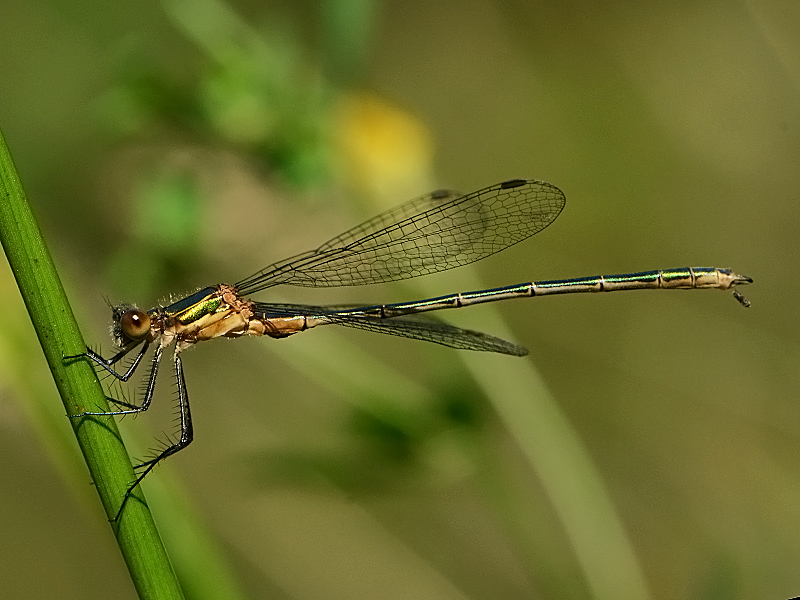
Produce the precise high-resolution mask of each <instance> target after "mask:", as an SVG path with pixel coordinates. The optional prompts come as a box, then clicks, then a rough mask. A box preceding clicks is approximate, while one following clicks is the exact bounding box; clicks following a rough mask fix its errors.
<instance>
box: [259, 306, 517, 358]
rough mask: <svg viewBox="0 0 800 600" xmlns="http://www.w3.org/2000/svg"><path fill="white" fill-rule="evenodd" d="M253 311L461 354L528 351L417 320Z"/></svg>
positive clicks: (324, 310)
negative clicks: (316, 320) (419, 342)
mask: <svg viewBox="0 0 800 600" xmlns="http://www.w3.org/2000/svg"><path fill="white" fill-rule="evenodd" d="M253 304H254V307H255V311H256V313H257V314H258V316H260V317H264V318H270V317H288V316H307V317H317V318H319V317H323V318H325V319H328V320H329V321H330V322H331V323H332V324H335V325H344V326H345V327H353V328H355V329H363V330H365V331H372V332H375V333H386V334H389V335H396V336H399V337H405V338H411V339H414V340H422V341H425V342H433V343H435V344H441V345H442V346H448V347H449V348H458V349H460V350H477V351H482V352H498V353H500V354H510V355H512V356H525V355H527V354H528V350H527V349H526V348H523V347H522V346H518V345H517V344H513V343H511V342H509V341H506V340H504V339H501V338H498V337H494V336H492V335H488V334H486V333H481V332H480V331H473V330H471V329H462V328H460V327H455V326H453V325H448V324H447V323H443V322H441V321H434V320H432V319H428V318H420V317H394V318H391V319H380V318H375V317H369V316H366V315H363V314H362V315H360V316H359V314H358V312H356V309H354V308H352V307H323V306H309V305H305V304H263V303H261V302H254V303H253Z"/></svg>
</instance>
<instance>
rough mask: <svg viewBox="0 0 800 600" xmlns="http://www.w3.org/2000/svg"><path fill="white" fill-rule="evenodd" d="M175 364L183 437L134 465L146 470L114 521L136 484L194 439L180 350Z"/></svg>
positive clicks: (137, 479) (121, 506)
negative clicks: (148, 458)
mask: <svg viewBox="0 0 800 600" xmlns="http://www.w3.org/2000/svg"><path fill="white" fill-rule="evenodd" d="M159 351H160V348H159ZM159 354H160V352H159ZM174 364H175V376H176V379H177V383H178V410H179V412H180V419H181V437H180V439H179V440H178V441H177V442H175V443H174V444H170V445H168V446H167V447H166V448H164V449H163V450H162V451H161V452H159V453H158V454H157V455H156V456H155V457H153V458H151V459H150V460H147V461H145V462H143V463H141V464H138V465H136V466H135V467H134V469H141V468H144V470H143V471H142V472H141V473H139V475H138V476H137V477H136V480H135V481H134V482H133V483H132V484H131V485H130V486H129V487H128V489H127V491H126V492H125V496H124V497H123V498H122V504H121V505H120V507H119V510H118V511H117V514H116V516H115V517H114V519H113V520H112V522H116V521H117V520H118V519H119V517H120V515H121V514H122V509H123V508H125V504H127V502H128V499H129V498H130V497H131V494H132V493H133V490H134V489H136V486H138V485H139V484H140V483H141V482H142V480H143V479H144V478H145V477H147V474H148V473H150V471H152V470H153V468H154V467H155V466H156V465H157V464H158V463H159V462H161V461H162V460H164V459H165V458H167V457H168V456H172V455H173V454H175V453H176V452H179V451H180V450H183V449H184V448H186V446H188V445H189V444H191V443H192V440H193V439H194V429H193V427H192V414H191V412H190V410H189V395H188V394H187V392H186V379H185V378H184V376H183V363H182V362H181V359H180V356H179V353H178V351H176V352H175V358H174ZM154 382H155V379H151V382H150V384H154ZM150 384H148V394H149V395H150V396H152V388H151V385H150Z"/></svg>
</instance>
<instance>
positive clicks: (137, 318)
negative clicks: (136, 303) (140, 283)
mask: <svg viewBox="0 0 800 600" xmlns="http://www.w3.org/2000/svg"><path fill="white" fill-rule="evenodd" d="M119 326H120V328H121V329H122V333H123V335H124V336H125V337H127V338H128V339H130V340H133V341H134V342H139V341H141V340H143V339H144V338H145V337H147V334H148V333H150V315H148V314H147V313H146V312H144V311H143V310H139V309H138V308H132V309H131V310H128V311H126V312H125V313H124V314H123V315H122V317H120V320H119Z"/></svg>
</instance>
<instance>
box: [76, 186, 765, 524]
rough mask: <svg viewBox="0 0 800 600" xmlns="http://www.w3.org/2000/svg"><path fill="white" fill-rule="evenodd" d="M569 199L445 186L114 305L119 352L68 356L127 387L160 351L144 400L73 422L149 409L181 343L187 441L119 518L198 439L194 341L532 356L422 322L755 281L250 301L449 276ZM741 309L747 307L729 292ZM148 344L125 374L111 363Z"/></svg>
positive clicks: (546, 190)
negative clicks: (421, 346) (188, 284)
mask: <svg viewBox="0 0 800 600" xmlns="http://www.w3.org/2000/svg"><path fill="white" fill-rule="evenodd" d="M565 202H566V198H565V197H564V194H563V193H562V192H561V190H559V189H558V188H556V187H555V186H552V185H550V184H549V183H545V182H543V181H535V180H532V179H513V180H510V181H505V182H503V183H499V184H496V185H493V186H491V187H488V188H485V189H483V190H480V191H477V192H474V193H472V194H467V195H461V194H458V193H456V192H452V191H448V190H441V191H437V192H433V193H431V194H428V195H427V196H422V197H421V198H417V199H416V200H412V201H410V202H407V203H405V204H402V205H400V206H399V207H397V208H395V209H392V210H389V211H386V212H384V213H382V214H380V215H378V216H376V217H374V218H372V219H370V220H368V221H366V222H364V223H362V224H360V225H358V226H356V227H354V228H352V229H350V230H348V231H345V232H344V233H342V234H341V235H338V236H336V237H335V238H333V239H331V240H329V241H328V242H326V243H324V244H322V245H321V246H319V247H318V248H316V249H314V250H309V251H308V252H303V253H302V254H298V255H296V256H293V257H291V258H288V259H286V260H283V261H280V262H277V263H274V264H272V265H270V266H268V267H266V268H265V269H262V270H261V271H259V272H257V273H255V274H253V275H251V276H250V277H247V278H246V279H243V280H241V281H240V282H238V283H235V284H233V285H228V284H220V285H215V286H211V287H207V288H204V289H202V290H200V291H198V292H195V293H194V294H191V295H189V296H187V297H185V298H183V299H181V300H178V301H177V302H173V303H172V304H170V305H169V306H163V307H162V306H158V307H156V308H153V309H150V310H148V311H144V310H141V309H139V308H137V307H136V306H133V305H130V304H122V305H119V306H116V307H114V308H113V315H112V316H113V337H114V341H115V343H116V345H117V346H118V347H119V348H120V350H119V352H117V353H116V354H115V355H114V356H112V357H111V358H108V359H106V358H103V357H102V356H100V355H99V354H97V353H95V352H94V351H93V350H92V349H91V348H87V350H86V352H84V353H82V354H78V355H75V356H68V357H65V360H66V359H77V358H81V357H86V358H88V359H90V360H91V361H93V362H95V363H96V364H97V365H99V366H100V367H102V368H103V369H105V370H106V371H108V372H109V373H110V374H111V375H113V376H114V377H116V378H117V379H119V380H121V381H127V380H128V379H130V377H131V376H132V375H133V373H134V372H135V371H136V368H137V367H138V366H139V364H140V363H141V362H142V359H143V357H144V356H145V353H146V352H147V350H148V349H149V348H150V347H151V346H153V347H154V348H155V351H154V355H153V358H152V362H151V369H150V375H149V378H148V379H147V382H146V385H145V388H144V397H143V399H142V402H141V404H140V405H135V404H131V403H127V402H123V401H120V400H114V399H111V400H112V401H113V402H114V403H115V404H116V405H117V406H118V407H119V410H113V411H109V412H83V413H80V414H77V415H73V416H74V417H87V416H100V415H127V414H132V413H140V412H142V411H145V410H147V409H148V407H149V406H150V402H151V400H152V399H153V392H154V390H155V385H156V378H157V376H158V369H159V365H160V363H161V357H162V354H163V352H164V350H165V349H166V348H167V347H168V346H169V345H171V344H172V343H173V342H174V343H175V352H174V354H173V357H172V361H173V367H174V370H175V376H176V379H177V389H178V405H179V414H180V427H181V431H180V438H179V439H178V440H176V441H174V442H171V443H169V444H168V445H167V447H165V448H164V449H163V450H161V451H160V452H158V453H157V454H156V455H155V456H154V457H153V458H152V459H150V460H147V461H145V462H143V463H141V464H140V465H137V467H136V468H137V469H138V470H139V472H138V476H137V478H136V480H135V481H134V482H133V483H132V484H131V485H130V487H129V488H128V490H127V491H126V493H125V497H124V499H123V502H122V505H121V506H120V509H119V511H118V512H117V516H116V517H115V519H114V520H116V519H118V518H119V516H120V514H121V513H122V509H123V507H124V506H125V503H126V502H127V500H128V498H129V497H130V495H131V492H132V491H133V490H134V488H135V487H136V486H137V485H138V484H139V483H140V482H141V481H142V479H144V477H145V476H146V475H147V474H148V473H149V472H150V471H151V470H152V469H153V467H155V465H156V464H158V463H159V462H160V461H162V460H163V459H165V458H167V457H168V456H170V455H172V454H175V453H176V452H178V451H179V450H182V449H183V448H185V447H186V446H188V445H189V443H191V441H192V438H193V430H192V419H191V414H190V411H189V397H188V394H187V391H186V382H185V380H184V376H183V367H182V364H181V358H180V354H181V352H182V351H183V350H185V349H186V348H188V347H189V346H191V345H193V344H196V343H198V342H202V341H205V340H211V339H214V338H218V337H234V338H235V337H240V336H243V335H267V336H270V337H274V338H282V337H287V336H290V335H293V334H295V333H299V332H301V331H305V330H307V329H311V328H312V327H317V326H319V325H331V324H333V325H344V326H346V327H355V328H357V329H365V330H368V331H374V332H377V333H389V334H392V335H397V336H401V337H407V338H413V339H418V340H425V341H429V342H435V343H437V344H442V345H444V346H450V347H452V348H460V349H463V350H483V351H487V352H499V353H502V354H510V355H513V356H524V355H525V354H527V350H526V349H525V348H523V347H521V346H518V345H516V344H514V343H511V342H508V341H506V340H502V339H500V338H496V337H493V336H491V335H487V334H485V333H480V332H477V331H471V330H468V329H461V328H459V327H454V326H452V325H447V324H446V323H442V322H437V321H432V320H424V319H422V318H419V317H417V316H416V315H418V314H420V313H425V312H429V311H434V310H442V309H445V308H461V307H463V306H470V305H472V304H480V303H483V302H494V301H497V300H509V299H511V298H528V297H533V296H544V295H548V294H567V293H574V292H611V291H617V290H637V289H702V288H718V289H729V288H731V287H732V286H735V285H742V284H747V283H752V279H750V278H749V277H745V276H743V275H737V274H736V273H734V272H733V271H731V270H730V269H717V268H712V267H686V268H681V269H668V270H660V271H645V272H642V273H627V274H622V275H603V276H597V277H583V278H579V279H562V280H555V281H539V282H531V283H521V284H518V285H512V286H508V287H502V288H495V289H488V290H479V291H475V292H466V293H460V294H453V295H449V296H441V297H438V298H428V299H426V300H419V301H416V302H401V303H397V304H380V305H370V306H358V307H335V306H327V307H326V306H309V305H304V304H265V303H262V302H255V301H252V300H249V299H248V298H247V297H246V296H248V295H250V294H253V293H255V292H260V291H262V290H265V289H267V288H271V287H273V286H277V285H281V284H288V285H297V286H306V287H330V286H350V285H366V284H372V283H383V282H387V281H397V280H400V279H407V278H411V277H418V276H420V275H427V274H430V273H436V272H438V271H445V270H447V269H452V268H454V267H458V266H461V265H466V264H468V263H471V262H474V261H477V260H480V259H482V258H485V257H487V256H489V255H491V254H494V253H495V252H499V251H500V250H503V249H505V248H508V247H509V246H512V245H514V244H516V243H518V242H521V241H522V240H524V239H526V238H528V237H530V236H532V235H534V234H536V233H538V232H540V231H542V230H543V229H544V228H545V227H547V226H548V225H550V223H552V222H553V221H554V220H555V218H556V217H557V216H558V215H559V213H560V212H561V210H562V209H563V208H564V204H565ZM733 293H734V295H735V297H736V299H737V300H739V302H740V303H741V304H742V305H743V306H749V302H748V301H747V300H746V299H745V298H744V296H742V295H741V294H739V293H738V292H736V291H734V292H733ZM139 346H141V349H140V350H139V352H138V354H137V355H136V357H135V358H134V360H133V362H132V363H131V365H130V367H128V369H127V370H125V372H124V373H120V372H117V371H116V370H114V365H115V364H116V363H118V362H119V361H120V360H121V359H122V358H123V357H125V356H127V355H128V354H129V353H130V352H132V351H133V350H134V349H135V348H137V347H139Z"/></svg>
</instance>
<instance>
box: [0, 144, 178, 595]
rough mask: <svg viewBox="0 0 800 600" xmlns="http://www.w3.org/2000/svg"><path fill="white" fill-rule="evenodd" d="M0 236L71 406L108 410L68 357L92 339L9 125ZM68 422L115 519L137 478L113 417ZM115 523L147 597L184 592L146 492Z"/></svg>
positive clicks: (81, 364) (84, 369)
mask: <svg viewBox="0 0 800 600" xmlns="http://www.w3.org/2000/svg"><path fill="white" fill-rule="evenodd" d="M0 242H2V245H3V249H4V250H5V253H6V256H7V257H8V262H9V264H10V265H11V269H12V271H13V273H14V277H15V278H16V280H17V285H18V286H19V289H20V293H21V294H22V298H23V300H24V302H25V305H26V307H27V309H28V313H29V314H30V317H31V321H32V322H33V327H34V330H35V331H36V335H37V336H38V338H39V342H40V344H41V346H42V350H43V351H44V355H45V358H46V360H47V363H48V365H49V367H50V371H51V373H52V374H53V379H54V380H55V383H56V387H57V388H58V391H59V394H60V395H61V399H62V401H63V403H64V407H65V408H66V410H67V413H68V414H70V415H74V414H79V413H81V412H83V411H85V410H87V409H89V410H98V409H100V410H108V404H107V401H106V397H105V394H104V393H103V389H102V387H101V386H100V382H99V381H98V379H97V376H96V374H95V372H94V369H93V368H92V367H91V366H90V365H89V364H88V362H87V361H85V360H76V361H72V362H70V363H65V361H64V360H63V356H65V355H73V354H79V353H81V352H82V351H83V349H84V348H85V345H84V342H83V338H82V336H81V333H80V331H79V330H78V325H77V323H76V321H75V317H74V315H73V313H72V309H71V308H70V306H69V304H68V302H67V297H66V294H65V293H64V288H63V287H62V285H61V281H60V279H59V278H58V274H57V273H56V270H55V265H54V264H53V260H52V258H51V256H50V253H49V252H48V250H47V247H46V245H45V242H44V239H43V238H42V235H41V232H40V231H39V227H38V225H37V223H36V220H35V219H34V216H33V213H32V211H31V209H30V206H29V205H28V201H27V198H26V196H25V192H24V191H23V189H22V185H21V183H20V179H19V176H18V174H17V171H16V168H15V167H14V163H13V161H12V159H11V155H10V154H9V152H8V148H7V146H6V142H5V138H4V137H3V135H2V132H0ZM69 422H70V423H71V425H72V427H73V429H74V431H75V436H76V437H77V440H78V444H79V446H80V448H81V452H82V453H83V456H84V458H85V460H86V464H87V466H88V467H89V472H90V473H91V477H92V480H93V481H94V484H95V487H96V489H97V492H98V494H99V496H100V500H101V502H102V504H103V507H104V509H105V511H106V515H107V516H108V517H109V518H113V517H114V516H115V515H116V514H117V511H118V509H119V506H120V502H121V501H122V498H123V496H124V494H125V490H126V489H127V487H128V485H129V482H131V481H133V479H134V472H133V468H132V467H131V461H130V458H129V456H128V453H127V452H126V450H125V447H124V445H123V444H122V439H121V437H120V435H119V432H118V430H117V426H116V423H115V421H114V418H113V417H95V418H80V419H69ZM65 423H66V419H65ZM112 529H113V531H114V535H115V536H116V539H117V544H118V545H119V548H120V551H121V552H122V556H123V558H124V560H125V563H126V564H127V566H128V570H129V572H130V574H131V578H132V580H133V583H134V586H135V587H136V590H137V591H138V593H139V596H140V597H141V598H182V597H183V594H182V592H181V589H180V586H179V585H178V581H177V579H176V577H175V573H174V571H173V569H172V565H171V564H170V561H169V558H168V557H167V553H166V550H165V548H164V545H163V544H162V542H161V538H160V537H159V535H158V531H157V529H156V526H155V523H154V521H153V517H152V515H151V513H150V511H149V509H148V507H147V504H146V503H145V501H144V497H143V496H142V495H141V491H139V490H137V492H136V494H135V495H134V496H133V497H132V498H131V499H130V500H129V501H128V503H127V505H126V507H125V510H124V512H123V514H122V515H121V517H120V519H119V520H118V521H117V522H116V523H113V524H112Z"/></svg>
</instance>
